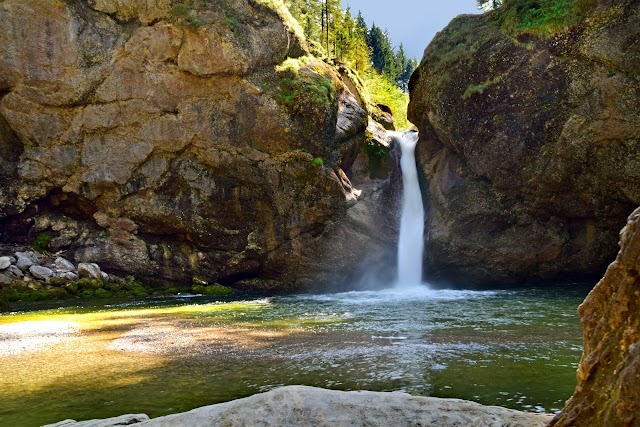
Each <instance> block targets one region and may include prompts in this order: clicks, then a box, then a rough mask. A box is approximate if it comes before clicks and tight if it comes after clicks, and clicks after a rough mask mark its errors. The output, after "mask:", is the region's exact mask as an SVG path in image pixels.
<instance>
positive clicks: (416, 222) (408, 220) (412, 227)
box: [396, 131, 424, 288]
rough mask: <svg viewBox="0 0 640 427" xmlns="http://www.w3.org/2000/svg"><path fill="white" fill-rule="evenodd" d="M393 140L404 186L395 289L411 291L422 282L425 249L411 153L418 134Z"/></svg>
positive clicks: (421, 209)
mask: <svg viewBox="0 0 640 427" xmlns="http://www.w3.org/2000/svg"><path fill="white" fill-rule="evenodd" d="M396 141H397V142H398V143H399V144H400V149H401V150H402V157H401V159H400V168H401V170H402V187H403V191H402V215H401V217H400V237H399V239H398V281H397V283H396V287H398V288H410V287H415V286H419V285H420V284H421V283H422V252H423V249H424V241H423V240H424V238H423V235H424V210H423V207H422V194H421V193H420V185H419V183H418V170H417V168H416V159H415V154H414V152H415V148H416V143H417V142H418V132H415V131H408V132H405V133H404V134H402V135H398V136H396Z"/></svg>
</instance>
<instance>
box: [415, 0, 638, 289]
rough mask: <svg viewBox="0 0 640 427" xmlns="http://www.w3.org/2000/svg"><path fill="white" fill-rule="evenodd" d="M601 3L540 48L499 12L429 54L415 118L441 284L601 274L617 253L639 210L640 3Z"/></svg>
mask: <svg viewBox="0 0 640 427" xmlns="http://www.w3.org/2000/svg"><path fill="white" fill-rule="evenodd" d="M531 4H532V5H533V4H534V3H533V2H532V3H531ZM591 4H592V5H593V8H591V9H588V8H587V9H586V11H585V12H584V13H585V14H586V19H585V20H584V21H583V22H582V23H578V24H576V25H575V27H574V28H572V29H571V30H570V31H564V30H560V31H559V32H558V34H556V35H554V36H553V37H550V38H545V37H532V38H530V39H528V40H529V41H528V42H527V43H521V42H519V41H518V40H517V39H518V37H517V36H514V35H513V34H507V33H506V32H505V31H506V30H504V31H503V30H501V29H500V25H499V24H498V23H497V22H492V21H491V20H492V19H494V18H497V17H498V16H499V13H500V12H496V13H493V14H484V15H463V16H460V17H457V18H455V19H454V20H453V21H452V22H451V23H450V24H449V25H448V26H447V27H446V28H445V29H444V30H443V31H441V32H440V33H439V34H438V35H437V36H436V37H435V38H434V39H433V41H432V43H431V44H430V45H429V47H428V48H427V49H426V51H425V56H424V58H423V60H422V63H421V65H420V67H418V69H417V70H416V72H415V73H414V75H413V76H412V78H411V83H410V92H411V102H410V105H409V111H408V116H409V119H410V120H411V122H413V123H415V124H416V126H417V127H418V128H419V130H420V141H419V143H418V146H417V149H416V150H417V151H416V154H417V157H418V161H419V164H420V166H421V168H422V170H423V171H424V175H425V177H426V180H425V183H426V185H427V187H426V188H424V193H425V198H426V199H427V209H428V212H427V224H426V228H425V230H426V246H425V254H426V270H427V271H428V273H429V274H430V275H431V276H432V277H438V276H439V277H442V278H450V279H453V280H458V281H459V280H470V281H477V282H492V283H498V282H503V283H509V282H521V281H525V280H549V279H554V278H560V277H562V276H564V277H567V276H568V277H571V278H575V277H579V276H585V275H593V276H595V275H598V276H599V275H601V274H602V271H604V269H605V268H606V266H607V264H608V263H609V262H610V260H611V259H613V258H614V257H615V253H616V250H617V248H616V236H617V232H618V229H619V224H620V223H622V222H623V221H624V220H625V218H626V217H627V215H628V214H629V213H630V212H631V211H632V210H633V209H634V208H635V207H636V206H637V205H638V204H640V142H639V141H640V96H638V93H639V91H640V82H639V81H638V79H637V76H638V75H639V74H640V61H639V60H638V55H639V53H638V52H639V48H638V40H639V38H640V33H639V31H640V30H639V29H640V7H638V2H637V1H636V0H622V1H619V2H615V5H611V6H609V5H607V6H602V3H600V6H598V3H597V2H593V3H591ZM512 11H513V10H512ZM516 13H519V12H516Z"/></svg>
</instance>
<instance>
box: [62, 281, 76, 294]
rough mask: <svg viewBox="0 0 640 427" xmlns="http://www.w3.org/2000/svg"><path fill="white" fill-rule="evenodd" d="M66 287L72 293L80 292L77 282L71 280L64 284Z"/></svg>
mask: <svg viewBox="0 0 640 427" xmlns="http://www.w3.org/2000/svg"><path fill="white" fill-rule="evenodd" d="M64 289H65V290H66V291H67V292H68V293H70V294H71V295H74V294H76V293H78V284H77V283H75V282H69V283H67V284H66V285H64Z"/></svg>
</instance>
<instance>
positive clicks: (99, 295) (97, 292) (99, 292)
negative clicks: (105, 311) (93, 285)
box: [95, 288, 113, 298]
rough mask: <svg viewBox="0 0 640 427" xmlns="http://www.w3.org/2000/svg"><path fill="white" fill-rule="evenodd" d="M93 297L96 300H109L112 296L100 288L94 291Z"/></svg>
mask: <svg viewBox="0 0 640 427" xmlns="http://www.w3.org/2000/svg"><path fill="white" fill-rule="evenodd" d="M95 296H96V298H110V297H112V296H113V295H112V294H111V292H109V291H108V290H106V289H103V288H100V289H96V290H95Z"/></svg>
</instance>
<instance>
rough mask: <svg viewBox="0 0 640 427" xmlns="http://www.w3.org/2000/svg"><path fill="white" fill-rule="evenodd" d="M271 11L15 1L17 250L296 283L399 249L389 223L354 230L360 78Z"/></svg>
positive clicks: (258, 4)
mask: <svg viewBox="0 0 640 427" xmlns="http://www.w3.org/2000/svg"><path fill="white" fill-rule="evenodd" d="M271 4H272V2H268V1H263V0H219V1H215V2H210V1H204V0H193V1H188V2H187V1H185V2H180V1H175V0H153V1H147V0H136V1H121V0H64V1H63V0H59V1H51V0H28V1H24V0H19V1H18V0H7V1H2V2H0V163H1V165H0V166H2V167H1V168H0V179H2V182H3V185H2V187H1V188H0V234H2V237H3V238H4V240H5V241H6V240H19V241H21V242H22V243H29V242H30V241H31V240H33V239H35V238H37V237H38V235H40V234H41V233H48V235H50V236H51V239H50V242H49V243H48V244H49V245H50V247H49V250H50V251H52V252H56V251H65V252H66V256H68V257H70V258H71V259H74V260H76V261H78V262H97V263H99V264H100V266H102V267H103V268H105V269H106V270H107V271H115V272H125V273H131V274H134V275H136V277H138V278H143V279H147V280H157V281H164V282H168V281H188V282H190V281H191V280H192V278H193V277H194V276H198V277H201V278H204V280H206V281H221V282H225V283H235V282H240V281H244V283H245V286H248V287H251V286H257V284H256V283H255V282H252V280H253V279H256V278H259V279H261V280H263V285H264V283H271V284H275V285H274V286H277V287H280V288H282V287H283V286H285V287H286V286H302V285H304V284H306V285H309V284H311V283H314V282H317V281H318V280H334V281H335V280H338V278H340V276H341V274H338V273H339V271H340V268H341V267H344V268H345V269H346V270H347V271H353V270H354V269H355V265H354V262H356V260H360V259H361V258H362V257H363V256H365V255H366V253H367V252H376V251H372V248H377V249H383V247H384V246H385V244H386V242H384V241H383V240H384V239H382V240H381V239H380V238H378V239H377V240H371V239H368V237H367V235H368V234H369V229H368V227H375V224H376V220H375V219H373V220H372V221H370V222H368V223H366V222H365V223H361V222H358V224H356V225H357V227H354V226H352V224H351V225H350V223H348V221H346V222H345V221H343V220H345V219H348V218H349V207H350V206H352V207H353V206H355V205H358V203H356V202H357V200H358V192H357V191H355V190H354V189H353V187H352V186H351V183H350V181H349V179H348V178H347V174H351V168H352V165H353V164H354V162H355V163H356V164H358V162H360V163H362V160H361V159H360V160H358V159H359V158H361V157H362V156H363V154H362V151H361V147H362V145H363V144H364V142H365V139H366V137H365V129H366V128H367V125H368V123H367V117H368V114H367V111H366V110H367V107H366V106H365V105H364V103H363V102H362V97H361V95H360V94H359V93H358V90H357V89H356V87H357V86H358V85H357V82H355V81H354V80H356V78H355V77H354V76H353V75H350V74H349V73H348V72H347V71H346V70H338V69H337V68H336V67H333V66H330V65H328V64H326V63H324V62H322V61H320V60H318V59H315V58H313V57H312V56H310V55H309V54H308V51H307V50H306V47H305V42H304V40H303V39H302V38H301V37H300V36H299V35H298V34H297V33H296V31H295V28H296V26H295V23H292V22H290V21H289V20H288V17H287V14H288V12H286V10H284V9H279V8H277V7H276V6H272V5H271ZM289 18H290V17H289ZM378 187H379V186H376V185H373V186H372V190H371V191H370V192H369V193H367V197H365V198H368V199H369V200H371V199H372V198H377V197H379V194H380V191H378ZM374 190H375V191H374ZM361 196H362V195H361ZM365 204H366V202H365ZM359 209H361V207H360V208H359ZM365 210H366V209H365ZM351 216H352V217H353V215H351ZM365 216H366V215H365ZM359 218H360V219H363V216H362V215H360V216H359ZM335 236H342V237H335ZM350 238H354V239H359V241H360V242H363V241H365V242H366V244H364V245H360V246H359V247H356V248H352V249H353V250H354V252H350V253H349V256H342V257H335V258H336V259H337V260H338V264H337V265H336V264H333V265H326V264H324V265H313V266H311V265H309V263H305V260H315V259H318V258H320V257H321V256H323V255H324V252H326V251H331V248H327V247H326V244H324V243H323V242H325V241H328V240H330V239H337V240H338V241H343V240H344V239H350ZM342 278H343V279H344V277H342ZM269 280H271V281H272V282H269ZM263 285H260V286H263Z"/></svg>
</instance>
